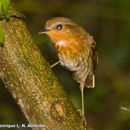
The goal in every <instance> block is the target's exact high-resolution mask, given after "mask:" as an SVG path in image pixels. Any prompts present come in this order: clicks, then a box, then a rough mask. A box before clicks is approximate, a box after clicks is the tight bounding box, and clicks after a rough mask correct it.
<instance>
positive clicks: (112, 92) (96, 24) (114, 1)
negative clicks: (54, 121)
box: [0, 0, 130, 130]
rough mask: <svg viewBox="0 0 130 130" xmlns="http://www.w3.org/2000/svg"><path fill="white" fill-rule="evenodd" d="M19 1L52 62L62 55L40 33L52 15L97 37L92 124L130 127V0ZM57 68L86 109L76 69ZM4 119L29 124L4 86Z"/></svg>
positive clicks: (0, 105) (101, 129)
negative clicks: (124, 108)
mask: <svg viewBox="0 0 130 130" xmlns="http://www.w3.org/2000/svg"><path fill="white" fill-rule="evenodd" d="M14 5H15V7H16V8H17V9H18V11H20V12H22V13H24V14H25V15H26V19H25V22H26V24H27V27H28V29H29V30H30V32H31V34H32V35H33V38H34V41H35V42H36V43H37V45H38V47H39V48H40V50H41V52H42V54H43V56H44V57H45V58H46V59H47V61H48V62H50V64H53V63H55V62H56V61H57V60H58V58H57V56H56V54H55V51H54V48H53V46H52V44H51V42H50V40H49V38H48V37H47V36H45V35H38V32H39V31H40V30H41V28H43V27H44V23H45V22H46V20H47V19H49V18H51V17H55V16H64V17H68V18H70V19H72V20H73V21H75V22H76V23H77V24H79V25H81V26H83V27H84V28H85V29H86V30H87V31H88V32H89V33H90V34H91V35H93V36H94V39H95V41H96V43H97V47H98V51H99V65H98V71H97V76H96V87H95V88H94V89H86V90H85V110H86V117H87V121H88V126H89V128H91V129H92V130H93V129H94V130H130V112H127V111H123V110H121V109H120V106H125V107H128V108H130V69H129V68H130V67H129V66H130V15H129V14H130V1H128V0H127V1H125V0H104V1H101V0H98V1H97V0H56V1H54V0H37V1H36V0H14ZM53 71H54V73H55V74H56V76H57V77H58V79H59V81H60V82H61V84H62V85H63V86H64V88H65V90H66V91H67V93H68V95H69V97H70V99H71V100H72V102H73V103H74V105H75V107H76V108H77V109H80V108H81V95H80V90H79V87H78V86H79V84H78V83H76V82H75V81H74V80H73V78H72V72H69V71H68V70H66V69H65V68H63V67H61V66H60V65H58V66H56V67H55V68H53ZM0 86H3V85H0ZM15 113H17V114H15ZM18 113H20V114H18ZM19 117H20V118H19ZM1 122H2V123H10V122H11V123H12V122H13V123H17V122H18V123H21V124H22V123H25V120H24V117H23V116H22V113H21V112H20V110H19V109H18V106H17V105H16V104H15V102H14V101H13V99H12V97H11V96H10V95H9V93H8V91H7V90H6V89H5V88H4V87H1V88H0V123H1Z"/></svg>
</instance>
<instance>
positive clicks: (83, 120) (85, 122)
mask: <svg viewBox="0 0 130 130" xmlns="http://www.w3.org/2000/svg"><path fill="white" fill-rule="evenodd" d="M77 111H78V113H79V115H80V116H81V117H82V119H81V122H82V123H83V124H84V125H85V126H86V127H87V120H86V118H85V116H84V115H83V114H82V110H81V109H78V110H77Z"/></svg>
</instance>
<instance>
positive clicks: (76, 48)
mask: <svg viewBox="0 0 130 130" xmlns="http://www.w3.org/2000/svg"><path fill="white" fill-rule="evenodd" d="M49 36H50V38H51V40H52V42H53V44H54V46H55V49H56V51H57V54H58V56H60V55H64V56H65V57H66V59H68V60H71V59H73V58H74V57H75V56H78V55H79V54H80V53H81V52H82V51H83V49H84V48H83V41H82V40H81V36H80V35H77V36H76V35H75V36H72V35H71V33H69V31H68V33H66V32H61V33H57V32H51V33H50V34H49Z"/></svg>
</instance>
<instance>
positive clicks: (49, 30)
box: [39, 17, 98, 126]
mask: <svg viewBox="0 0 130 130" xmlns="http://www.w3.org/2000/svg"><path fill="white" fill-rule="evenodd" d="M39 34H46V35H48V36H49V38H50V40H51V41H52V44H53V45H54V48H55V50H56V53H57V56H58V59H59V61H58V62H57V63H55V64H54V65H52V67H53V66H55V65H56V64H58V63H60V64H61V65H62V66H64V67H66V68H67V69H69V70H70V71H72V72H73V78H74V80H76V81H77V82H78V83H79V88H80V90H81V99H82V109H81V116H82V121H83V122H84V124H85V125H86V126H87V121H86V118H85V112H84V88H85V87H86V88H94V87H95V75H96V70H97V64H98V51H97V48H96V42H95V40H94V39H93V37H92V36H91V35H90V34H89V33H88V32H87V31H86V30H85V29H84V28H82V27H81V26H79V25H78V24H76V23H75V22H73V21H72V20H71V19H68V18H65V17H53V18H51V19H49V20H47V21H46V23H45V27H44V28H43V29H42V30H41V31H40V32H39Z"/></svg>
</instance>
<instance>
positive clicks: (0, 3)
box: [0, 0, 10, 19]
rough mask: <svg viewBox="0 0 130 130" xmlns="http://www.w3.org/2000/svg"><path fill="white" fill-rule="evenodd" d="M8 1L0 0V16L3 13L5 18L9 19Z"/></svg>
mask: <svg viewBox="0 0 130 130" xmlns="http://www.w3.org/2000/svg"><path fill="white" fill-rule="evenodd" d="M9 3H10V0H0V16H1V15H4V16H5V17H6V19H9V17H10V15H9V11H8V8H9Z"/></svg>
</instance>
